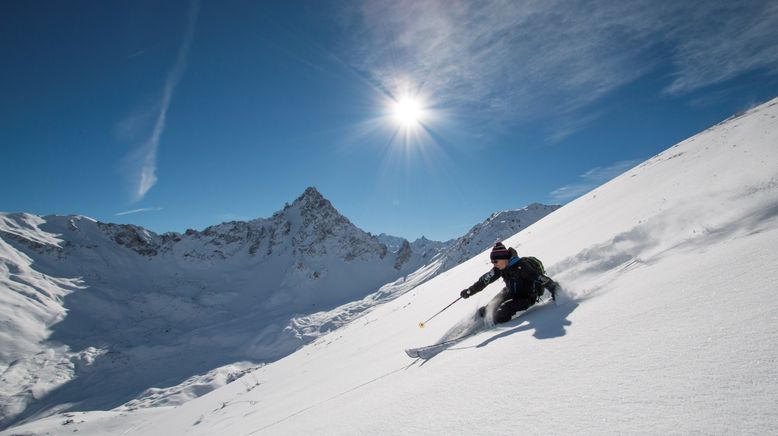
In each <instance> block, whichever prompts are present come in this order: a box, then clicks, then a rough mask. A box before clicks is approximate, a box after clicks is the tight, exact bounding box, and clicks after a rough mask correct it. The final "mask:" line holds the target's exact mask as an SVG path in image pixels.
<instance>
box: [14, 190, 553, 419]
mask: <svg viewBox="0 0 778 436" xmlns="http://www.w3.org/2000/svg"><path fill="white" fill-rule="evenodd" d="M538 210H540V211H541V213H540V214H539V213H538ZM551 210H553V208H545V209H544V208H543V207H540V209H538V208H536V207H533V210H532V211H528V210H517V211H506V212H503V213H501V214H499V215H500V216H507V217H510V219H503V220H499V221H498V220H493V219H490V220H487V222H486V223H483V224H479V225H478V226H476V227H474V229H473V230H471V232H469V233H468V234H467V235H465V236H464V237H462V238H459V239H457V240H454V241H453V242H452V241H450V242H448V243H442V242H435V241H429V240H427V239H424V238H422V239H419V240H417V241H415V242H413V243H409V242H408V241H406V240H404V239H402V238H393V237H391V236H387V235H381V236H380V237H375V236H372V235H370V234H368V233H366V232H364V231H362V230H360V229H358V228H357V227H356V226H354V225H353V224H352V223H351V222H349V221H348V219H346V218H345V217H343V216H342V215H341V214H340V213H339V212H338V211H337V210H336V209H335V208H334V207H333V206H332V205H331V204H330V202H329V201H327V200H326V199H325V198H324V197H323V196H322V195H321V194H320V193H319V192H318V191H316V190H315V188H309V189H307V190H306V192H305V193H303V195H301V196H300V197H299V198H298V199H297V200H295V201H294V202H293V203H292V204H290V205H286V206H285V207H284V209H283V210H281V211H279V212H278V213H276V214H274V215H273V216H272V217H271V218H269V219H257V220H254V221H250V222H229V223H223V224H220V225H217V226H212V227H209V228H207V229H205V230H204V231H202V232H197V231H194V230H189V231H187V232H186V233H185V234H183V235H182V234H177V233H168V234H164V235H157V234H155V233H153V232H149V231H147V230H145V229H143V228H140V227H137V226H132V225H113V224H105V223H100V222H97V221H95V220H92V219H89V218H86V217H81V216H66V217H62V216H48V217H38V216H35V215H30V214H23V213H22V214H9V213H0V303H2V305H0V322H2V328H0V374H1V375H2V377H0V428H3V427H5V426H7V425H9V424H12V423H14V422H16V421H17V420H19V419H24V418H30V417H33V418H34V417H38V416H45V415H47V414H50V413H53V412H56V411H67V410H91V409H111V408H114V407H117V406H121V407H123V408H127V409H137V408H141V407H155V406H160V405H177V404H182V403H184V402H186V401H189V400H191V399H192V398H196V397H197V396H200V395H203V394H205V393H207V392H209V391H210V390H213V389H215V388H217V387H220V386H222V385H224V384H225V383H226V382H227V381H229V380H233V379H234V378H236V377H239V376H240V375H242V374H244V373H245V372H246V371H248V370H250V369H252V368H255V367H257V366H259V365H261V364H262V363H267V362H271V361H273V360H276V359H279V358H281V357H283V356H285V355H287V354H289V353H292V352H293V351H295V350H296V349H297V348H299V347H300V346H302V345H304V344H305V343H308V342H311V341H313V340H315V339H316V338H318V337H320V336H322V335H324V334H326V333H327V332H329V331H332V330H335V329H337V328H339V327H340V326H342V325H344V324H346V323H348V322H350V321H351V320H353V319H355V318H356V317H358V316H361V315H362V314H363V313H365V312H366V311H369V310H371V309H372V308H373V307H375V306H376V305H378V304H381V303H384V302H386V301H390V300H392V299H394V298H396V297H397V296H399V295H402V294H403V293H405V292H407V291H408V290H410V289H412V288H413V287H415V286H417V285H419V284H421V283H423V282H424V281H426V280H429V279H430V278H432V277H434V276H435V275H437V274H439V273H440V272H442V271H443V270H444V268H448V267H449V266H450V265H451V261H450V260H449V253H451V254H455V255H459V254H460V251H456V252H452V251H451V250H447V247H451V246H452V244H453V245H455V246H456V247H459V246H461V245H463V244H464V245H466V246H467V247H468V248H469V249H470V250H471V251H472V250H474V249H475V248H476V247H479V246H478V244H481V245H480V247H479V249H484V248H486V247H487V246H489V245H491V243H492V242H493V241H494V240H495V239H496V238H502V237H503V236H508V235H510V234H513V233H515V231H514V230H516V229H517V228H518V227H520V225H521V223H525V224H526V223H527V222H531V221H532V220H537V219H539V218H540V217H541V216H542V214H543V212H545V213H546V214H547V213H549V212H550V211H551ZM384 241H386V243H391V244H394V247H392V248H388V247H387V246H386V243H384ZM462 251H465V250H462ZM419 267H421V268H419ZM387 282H389V283H387ZM355 300H356V301H355ZM322 309H323V310H322ZM182 355H183V356H187V359H186V361H184V362H182V361H181V359H180V356H182ZM124 403H127V404H124Z"/></svg>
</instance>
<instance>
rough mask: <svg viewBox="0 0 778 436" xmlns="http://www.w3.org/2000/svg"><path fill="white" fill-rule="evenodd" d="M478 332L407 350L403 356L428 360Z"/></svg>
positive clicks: (478, 331)
mask: <svg viewBox="0 0 778 436" xmlns="http://www.w3.org/2000/svg"><path fill="white" fill-rule="evenodd" d="M480 332H481V330H480V329H479V330H477V331H474V332H472V333H468V334H466V335H464V336H460V337H458V338H454V339H449V340H447V341H443V342H438V343H437V344H432V345H427V346H424V347H418V348H409V349H407V350H405V354H407V355H408V357H411V358H421V359H429V358H431V357H433V356H435V355H437V354H438V353H440V352H441V351H443V350H445V349H446V348H448V347H450V346H452V345H454V344H456V343H458V342H462V341H464V340H465V339H467V338H469V337H471V336H474V335H476V334H478V333H480Z"/></svg>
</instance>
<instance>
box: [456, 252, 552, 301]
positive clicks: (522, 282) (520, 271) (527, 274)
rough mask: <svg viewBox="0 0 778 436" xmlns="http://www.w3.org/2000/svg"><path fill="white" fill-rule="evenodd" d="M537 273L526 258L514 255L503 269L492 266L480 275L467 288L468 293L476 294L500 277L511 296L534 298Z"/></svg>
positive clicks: (535, 296)
mask: <svg viewBox="0 0 778 436" xmlns="http://www.w3.org/2000/svg"><path fill="white" fill-rule="evenodd" d="M538 276H539V273H538V272H537V271H536V270H535V267H534V266H533V265H532V264H531V263H530V262H529V261H528V260H526V259H524V258H520V257H514V258H512V259H511V260H510V261H509V262H508V267H507V268H505V269H504V270H500V269H497V268H496V267H495V268H492V269H491V270H490V271H489V272H487V273H486V274H484V275H482V276H481V277H480V278H479V279H478V281H477V282H475V283H473V285H472V286H470V287H469V288H467V290H468V293H469V294H470V295H473V294H477V293H479V292H481V291H483V290H484V288H486V287H487V286H488V285H490V284H492V283H494V282H496V281H497V279H500V278H502V279H503V281H505V288H506V289H507V290H508V294H509V295H510V296H511V297H514V298H516V297H519V298H526V299H527V300H532V301H534V300H536V299H537V294H536V290H535V280H536V279H537V278H538Z"/></svg>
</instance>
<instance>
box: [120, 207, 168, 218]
mask: <svg viewBox="0 0 778 436" xmlns="http://www.w3.org/2000/svg"><path fill="white" fill-rule="evenodd" d="M160 210H162V208H161V207H144V208H141V209H133V210H127V211H124V212H117V213H115V214H114V215H115V216H124V215H133V214H136V213H143V212H158V211H160Z"/></svg>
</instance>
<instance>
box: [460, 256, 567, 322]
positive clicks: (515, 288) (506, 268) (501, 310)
mask: <svg viewBox="0 0 778 436" xmlns="http://www.w3.org/2000/svg"><path fill="white" fill-rule="evenodd" d="M489 257H490V258H491V259H492V264H493V265H494V268H492V269H491V270H490V271H489V272H487V273H486V274H484V275H482V276H481V277H480V278H479V279H478V281H477V282H475V283H474V284H473V285H472V286H470V287H469V288H467V289H464V290H463V291H462V292H460V295H461V296H462V298H468V297H470V296H471V295H474V294H477V293H479V292H481V291H483V290H484V288H486V286H488V285H489V284H491V283H494V282H495V281H497V279H499V278H501V277H502V279H503V281H505V287H504V288H503V289H502V291H500V293H499V294H497V295H496V296H495V297H494V298H493V299H492V300H491V301H490V302H489V304H488V305H486V306H483V307H481V308H479V309H478V314H479V315H480V316H481V317H485V316H486V308H487V307H494V308H495V309H494V312H493V317H492V319H493V320H494V323H495V324H500V323H504V322H508V321H510V320H511V318H512V317H513V315H515V314H516V312H519V311H522V310H527V309H529V308H530V307H531V306H532V305H533V304H535V303H536V302H537V301H538V299H539V298H540V296H541V295H542V294H543V288H545V289H548V291H549V292H551V296H552V298H556V290H557V286H558V285H557V283H556V282H554V281H553V280H551V279H550V278H549V277H548V276H546V275H545V274H544V271H543V269H542V268H543V267H542V264H541V265H538V264H539V263H540V262H538V264H536V263H534V262H533V261H532V259H531V258H526V257H524V258H522V257H519V255H518V254H517V253H516V250H514V249H513V248H506V247H505V245H503V243H502V242H499V241H498V242H497V243H496V244H494V247H493V248H492V252H491V254H490V256H489Z"/></svg>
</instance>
